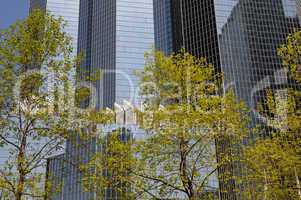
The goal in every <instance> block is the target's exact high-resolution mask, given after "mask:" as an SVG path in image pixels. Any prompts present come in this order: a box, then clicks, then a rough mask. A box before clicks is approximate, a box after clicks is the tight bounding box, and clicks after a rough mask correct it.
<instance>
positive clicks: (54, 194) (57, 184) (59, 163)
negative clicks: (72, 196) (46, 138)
mask: <svg viewBox="0 0 301 200" xmlns="http://www.w3.org/2000/svg"><path fill="white" fill-rule="evenodd" d="M65 166H66V162H65V154H60V155H57V156H53V157H51V158H48V159H47V165H46V180H47V186H48V187H49V188H48V191H47V199H51V200H62V199H63V195H62V189H63V185H64V181H65V174H64V173H65V171H66V170H65Z"/></svg>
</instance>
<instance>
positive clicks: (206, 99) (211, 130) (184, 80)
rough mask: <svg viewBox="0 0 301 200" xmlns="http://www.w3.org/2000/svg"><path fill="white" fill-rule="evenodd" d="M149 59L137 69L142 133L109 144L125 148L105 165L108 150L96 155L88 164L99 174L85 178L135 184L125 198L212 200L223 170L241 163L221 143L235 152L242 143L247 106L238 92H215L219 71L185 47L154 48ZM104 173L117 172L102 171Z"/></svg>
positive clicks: (89, 180)
mask: <svg viewBox="0 0 301 200" xmlns="http://www.w3.org/2000/svg"><path fill="white" fill-rule="evenodd" d="M146 61H147V64H146V66H145V68H144V71H143V72H141V73H139V76H140V78H141V94H142V95H143V96H144V99H145V102H144V110H143V111H137V116H138V118H139V119H140V120H139V121H140V126H141V127H142V128H143V129H144V130H145V132H146V133H145V138H144V139H143V140H135V138H133V140H131V141H129V142H125V143H124V142H120V141H119V142H118V140H115V141H117V142H113V143H110V145H111V149H115V150H116V149H118V151H117V152H120V153H118V154H117V155H116V156H114V155H115V154H113V156H112V155H107V160H108V161H107V162H106V164H103V163H104V161H103V159H100V158H104V157H105V156H106V155H105V154H103V153H102V152H100V153H98V154H97V155H95V157H94V158H93V159H92V161H91V167H88V169H90V170H93V169H94V170H95V168H93V167H96V171H97V172H98V173H92V175H91V174H90V175H88V176H86V178H85V181H86V183H90V184H92V185H93V183H96V185H94V187H93V188H94V189H95V188H96V189H97V187H98V188H104V187H110V186H112V184H113V185H118V184H121V183H123V184H128V185H131V187H130V190H129V191H128V194H130V196H128V197H127V198H126V199H168V198H171V199H179V198H184V199H210V198H213V197H214V196H215V195H217V192H218V191H217V190H218V188H217V187H218V186H217V184H218V183H217V178H218V173H217V172H218V171H219V169H220V168H222V167H224V166H226V165H230V164H231V165H235V163H236V162H237V161H238V160H239V156H238V152H237V151H236V150H234V148H225V149H223V151H220V149H219V148H220V147H217V145H216V141H217V140H218V141H227V144H228V145H229V146H231V147H234V146H236V147H235V149H236V148H237V147H238V146H239V145H240V144H242V140H243V138H244V137H245V136H246V135H247V132H248V130H247V126H246V125H247V123H248V117H247V110H246V108H245V106H244V104H243V103H242V102H238V101H236V98H235V96H234V94H233V92H231V91H228V92H225V94H223V95H218V93H219V92H220V82H221V75H220V74H218V73H217V72H216V71H215V69H214V67H213V66H212V65H211V64H209V63H207V61H206V60H205V59H204V58H201V59H197V58H195V57H193V56H192V55H190V54H188V53H186V52H184V51H183V52H181V53H179V54H173V55H171V56H168V57H165V56H164V55H163V54H162V53H161V52H155V53H153V54H147V56H146ZM115 139H116V138H115ZM120 149H126V151H120ZM216 151H219V152H218V153H217V152H216ZM217 154H218V155H219V156H218V162H217ZM99 159H100V160H102V162H97V161H99ZM95 162H96V163H97V164H95ZM92 163H94V165H93V164H92ZM92 166H93V167H92ZM107 170H112V171H113V172H116V173H113V172H112V173H110V176H107V177H106V176H101V175H100V172H103V171H107ZM117 172H118V173H117ZM112 176H113V177H112ZM223 178H226V176H225V174H223ZM227 178H231V177H230V176H229V177H227ZM100 183H101V184H100ZM90 186H91V185H90ZM100 186H101V187H100ZM115 188H116V187H115ZM117 188H118V187H117Z"/></svg>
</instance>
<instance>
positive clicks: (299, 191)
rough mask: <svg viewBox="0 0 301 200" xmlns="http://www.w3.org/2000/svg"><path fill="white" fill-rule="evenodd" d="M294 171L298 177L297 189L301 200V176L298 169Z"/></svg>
mask: <svg viewBox="0 0 301 200" xmlns="http://www.w3.org/2000/svg"><path fill="white" fill-rule="evenodd" d="M294 170H295V177H296V183H297V188H298V195H299V198H300V199H301V186H300V180H299V176H298V173H297V169H296V167H294Z"/></svg>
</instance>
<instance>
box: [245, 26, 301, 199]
mask: <svg viewBox="0 0 301 200" xmlns="http://www.w3.org/2000/svg"><path fill="white" fill-rule="evenodd" d="M278 54H279V56H280V57H281V58H282V59H283V65H284V66H285V67H287V69H288V71H289V74H290V75H291V77H293V78H294V79H295V83H294V84H295V86H293V87H288V88H286V89H283V90H280V91H279V90H278V91H277V90H272V89H271V90H269V91H267V95H266V99H265V101H264V102H263V104H264V108H265V109H263V108H262V107H263V106H261V105H260V107H261V109H260V110H261V111H262V112H261V114H262V115H263V116H264V117H265V118H266V119H267V122H268V124H267V126H268V127H269V137H266V138H261V139H258V140H257V141H256V142H255V144H253V145H251V146H249V147H248V148H246V149H245V151H244V164H245V166H246V168H247V171H248V173H247V175H246V176H245V177H244V180H243V181H245V182H246V183H250V184H252V187H250V188H248V189H246V190H245V191H244V193H245V195H246V196H247V197H246V198H249V199H251V198H252V199H265V200H268V199H278V200H281V199H283V200H286V199H300V198H301V185H300V175H301V170H300V169H301V132H300V130H301V126H300V121H301V110H300V100H301V93H300V83H301V82H300V81H301V76H300V75H301V74H300V70H301V68H300V66H301V65H300V64H301V63H300V58H301V31H297V32H295V33H293V34H291V35H289V36H288V39H287V43H286V44H284V45H282V46H281V47H280V48H279V49H278Z"/></svg>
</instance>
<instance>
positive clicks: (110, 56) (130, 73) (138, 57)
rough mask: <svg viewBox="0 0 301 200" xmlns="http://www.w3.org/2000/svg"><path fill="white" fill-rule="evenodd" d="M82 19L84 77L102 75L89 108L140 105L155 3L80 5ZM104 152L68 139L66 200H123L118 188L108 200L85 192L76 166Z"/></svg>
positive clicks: (109, 0) (88, 1)
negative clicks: (138, 72) (141, 73)
mask: <svg viewBox="0 0 301 200" xmlns="http://www.w3.org/2000/svg"><path fill="white" fill-rule="evenodd" d="M79 16H80V17H79V32H78V53H83V55H84V58H83V60H82V62H81V70H80V73H81V75H82V78H84V76H86V75H91V76H94V75H97V74H98V72H100V77H97V80H96V81H95V82H94V83H92V84H93V85H92V87H91V88H92V98H91V99H90V105H92V106H95V107H96V108H97V109H101V108H106V107H109V108H113V107H114V104H115V103H119V104H121V103H122V102H123V101H124V100H127V101H128V102H131V103H132V104H134V105H139V103H140V100H141V99H140V97H139V95H138V77H136V76H135V70H139V69H143V68H144V54H145V52H148V51H150V50H151V49H152V47H153V45H154V24H153V21H154V20H153V2H152V0H81V1H80V14H79ZM83 80H84V79H82V81H83ZM89 86H91V85H89ZM92 102H93V104H92ZM113 126H114V125H113ZM132 132H135V130H133V131H132ZM101 148H102V146H100V144H98V142H97V141H96V138H92V139H89V140H82V139H80V138H79V137H78V136H74V138H70V139H68V141H67V144H66V153H65V158H66V160H67V164H66V167H65V171H66V178H65V182H64V186H63V188H62V196H63V199H66V200H69V199H70V200H71V199H72V200H90V199H119V198H118V194H117V193H116V191H115V190H114V188H112V189H108V190H106V192H105V194H104V196H103V197H99V196H97V194H96V193H95V192H87V191H84V189H83V186H82V174H81V173H80V171H79V170H78V168H77V167H78V166H74V165H73V164H72V163H76V164H78V163H79V164H85V163H87V162H88V161H89V159H91V157H92V156H93V155H94V154H95V153H96V152H98V151H100V150H101Z"/></svg>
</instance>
